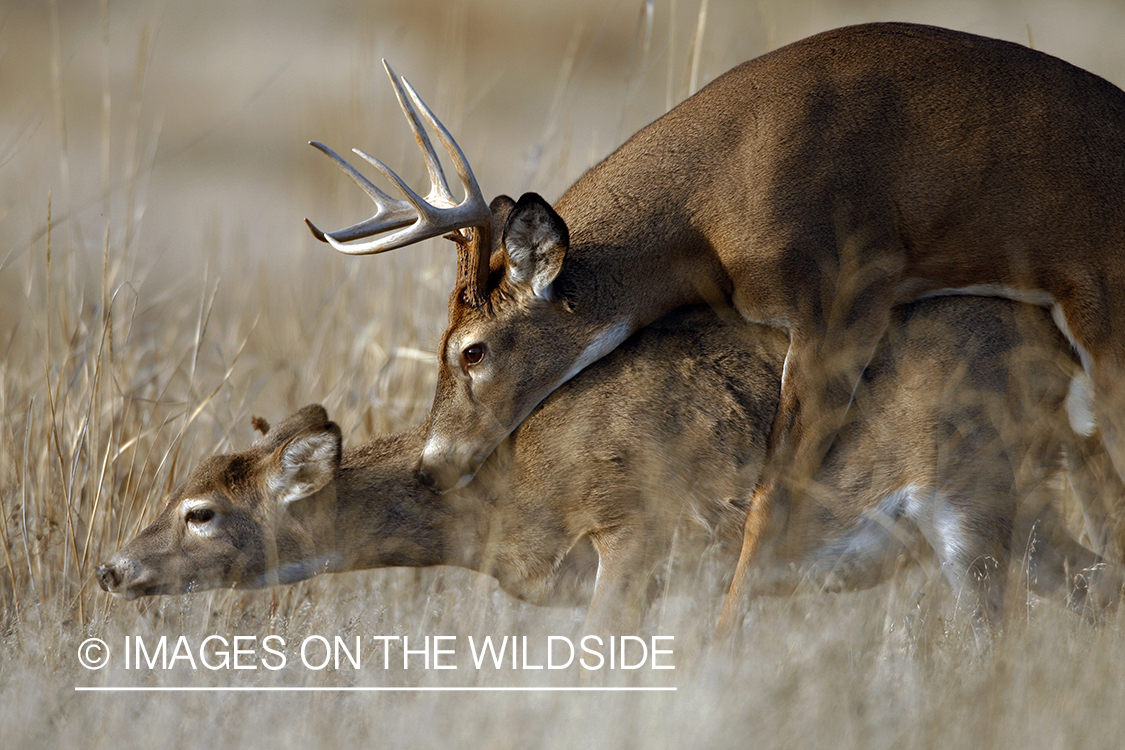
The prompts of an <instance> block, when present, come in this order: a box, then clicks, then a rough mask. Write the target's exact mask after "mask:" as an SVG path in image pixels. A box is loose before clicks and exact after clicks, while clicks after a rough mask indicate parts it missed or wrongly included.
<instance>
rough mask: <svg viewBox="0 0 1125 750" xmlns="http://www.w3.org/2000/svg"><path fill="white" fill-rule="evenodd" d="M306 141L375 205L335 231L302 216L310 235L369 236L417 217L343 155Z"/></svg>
mask: <svg viewBox="0 0 1125 750" xmlns="http://www.w3.org/2000/svg"><path fill="white" fill-rule="evenodd" d="M309 145H310V146H312V147H313V148H315V149H317V150H318V151H320V152H321V153H323V154H325V155H326V156H328V157H329V158H330V159H332V161H334V162H336V166H338V167H339V168H340V169H341V171H343V172H344V174H346V175H347V176H348V177H350V178H351V180H352V182H354V183H355V184H356V185H358V186H359V188H360V189H361V190H362V191H363V192H365V193H367V196H368V197H369V198H371V200H372V202H374V203H375V206H376V211H375V215H374V216H372V217H371V218H369V219H366V220H364V221H361V222H359V223H358V224H352V225H351V226H349V227H345V228H343V229H338V230H336V231H335V232H322V231H321V230H320V229H318V228H317V227H316V225H315V224H313V223H312V222H311V221H309V220H308V219H305V223H306V224H308V226H309V229H310V230H312V233H313V236H314V237H316V238H317V239H318V240H320V241H321V242H328V241H329V240H328V238H329V237H332V238H333V239H335V240H336V241H338V242H347V241H349V240H359V239H363V238H364V237H370V236H371V235H373V234H378V233H379V232H385V231H389V230H392V229H400V228H402V227H405V226H409V225H410V224H413V223H414V221H415V220H416V219H417V218H418V217H417V215H416V214H415V213H414V210H413V206H411V205H410V204H408V203H406V202H404V201H400V200H397V199H395V198H392V197H391V196H389V195H387V194H386V193H384V192H383V191H382V190H380V189H379V188H378V187H377V186H376V185H375V184H374V183H372V182H371V180H369V179H367V178H366V177H364V176H363V175H362V174H360V173H359V172H358V171H357V170H356V168H355V167H353V166H352V165H351V164H348V163H347V162H346V161H344V159H343V158H341V157H340V155H339V154H337V153H336V152H335V151H333V150H332V149H331V148H329V147H328V146H325V145H324V144H323V143H318V142H317V141H309ZM400 182H401V181H400Z"/></svg>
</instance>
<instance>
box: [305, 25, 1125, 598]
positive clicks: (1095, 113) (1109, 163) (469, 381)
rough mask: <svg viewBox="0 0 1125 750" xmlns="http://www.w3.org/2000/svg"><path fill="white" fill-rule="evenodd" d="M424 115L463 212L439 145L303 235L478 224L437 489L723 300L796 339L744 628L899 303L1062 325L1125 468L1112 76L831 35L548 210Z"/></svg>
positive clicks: (939, 34) (439, 448)
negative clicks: (642, 341)
mask: <svg viewBox="0 0 1125 750" xmlns="http://www.w3.org/2000/svg"><path fill="white" fill-rule="evenodd" d="M391 77H392V81H394V75H393V74H392V75H391ZM395 87H396V91H397V92H398V95H399V98H400V101H401V102H402V104H403V107H404V109H406V110H407V114H408V116H409V118H410V119H411V122H412V124H413V127H414V129H415V132H416V133H417V134H418V136H419V139H420V141H422V142H423V143H426V141H425V138H424V134H423V131H422V126H421V123H420V122H419V119H418V115H417V114H416V113H415V112H414V109H413V108H412V107H410V106H409V103H408V100H407V97H406V96H405V95H404V94H403V91H402V87H401V86H400V84H399V83H398V82H397V81H395ZM409 99H410V100H412V101H413V103H414V104H415V105H417V107H418V108H419V109H421V110H422V111H423V113H424V116H425V118H426V120H427V121H428V122H429V123H430V125H431V126H432V127H433V128H434V129H435V130H436V131H437V132H438V134H439V135H440V137H441V139H442V141H443V142H444V143H445V144H446V146H447V148H448V149H449V150H450V152H451V153H453V154H454V160H455V161H456V163H457V169H458V172H459V173H460V174H461V175H462V179H463V182H464V183H465V185H466V191H467V193H468V195H467V197H466V198H465V200H464V201H462V202H461V203H457V202H456V201H455V200H454V199H453V198H452V197H451V194H450V192H449V190H448V188H447V187H445V186H444V181H443V179H441V176H440V170H439V169H438V168H436V167H435V166H434V165H435V164H436V161H437V159H436V156H434V155H433V152H432V149H428V154H427V161H428V163H429V164H430V172H431V175H433V176H434V184H435V190H434V192H433V193H431V196H432V200H431V201H430V202H429V203H427V202H426V201H423V200H422V199H421V198H419V197H418V196H417V195H415V194H414V193H412V192H410V191H409V189H408V188H407V187H406V186H405V185H404V184H403V183H402V181H401V180H400V179H398V178H397V177H396V176H395V175H394V174H393V173H392V172H391V171H390V170H389V169H387V168H386V167H385V166H384V165H382V164H381V163H379V162H377V161H376V160H374V159H371V158H370V157H366V155H363V154H361V155H363V156H364V157H365V158H367V159H368V160H369V161H371V162H372V163H373V164H374V165H375V166H376V167H378V168H379V170H380V171H381V172H382V173H383V174H384V175H386V176H387V177H388V178H390V179H391V180H392V181H394V182H396V183H397V184H398V186H399V187H400V188H401V189H402V190H403V191H404V192H405V193H406V195H407V200H406V201H395V200H392V199H390V198H388V197H387V196H386V195H385V194H382V193H380V192H378V191H377V190H376V189H375V188H374V187H373V186H371V185H370V183H367V182H366V181H364V180H363V178H362V177H360V176H359V175H358V174H357V173H356V172H355V171H354V170H352V169H351V168H350V167H347V165H344V164H343V162H342V160H339V157H335V155H334V154H332V155H333V156H334V158H336V159H337V160H338V161H340V163H341V165H342V166H344V168H345V169H348V170H350V173H351V174H352V176H353V177H354V178H356V180H357V182H360V184H361V185H365V188H366V189H367V190H368V192H369V194H370V195H371V196H372V197H373V198H374V199H375V202H376V204H377V205H378V206H379V211H378V212H377V213H376V215H375V216H374V217H372V218H371V219H370V220H368V221H366V222H363V223H361V224H357V225H354V226H352V227H349V228H347V229H344V230H340V231H339V232H332V233H327V234H325V233H322V232H320V231H319V230H316V229H315V228H313V231H314V233H315V234H316V235H317V236H318V237H320V238H321V239H325V240H327V241H329V242H331V243H332V244H333V246H334V247H336V248H337V249H340V250H342V251H344V252H349V253H357V254H358V253H371V252H380V251H383V250H388V249H392V248H395V247H400V246H402V245H404V244H408V243H409V242H412V241H415V240H417V239H420V238H422V237H427V236H435V235H437V234H441V233H442V232H447V231H451V230H457V229H458V228H466V227H472V230H473V231H472V232H471V235H470V236H471V241H470V240H469V239H462V240H461V241H460V242H459V244H461V245H462V248H463V249H462V252H461V254H460V255H461V261H460V266H461V274H460V280H459V282H458V286H457V288H456V289H455V290H454V293H453V294H452V296H451V297H450V311H449V327H448V329H447V331H446V333H445V336H444V338H443V341H442V345H441V361H440V374H439V380H438V386H437V391H436V394H435V398H434V405H433V411H432V413H431V415H430V426H429V431H428V435H427V440H426V444H425V447H424V449H423V451H422V454H421V463H420V470H421V476H422V477H423V478H424V479H425V480H426V481H428V482H429V483H431V484H432V485H434V486H435V487H437V488H439V489H441V490H448V489H450V488H453V487H457V486H459V485H462V484H464V483H465V482H466V481H468V480H470V479H471V478H472V476H473V474H474V472H475V471H476V470H477V469H478V467H479V466H480V465H481V464H482V463H483V461H484V459H485V457H486V456H488V454H489V453H490V452H491V451H492V450H493V448H494V447H495V446H496V445H497V444H498V443H499V441H500V440H502V439H503V437H504V436H505V435H506V434H508V432H509V431H510V430H512V429H513V428H514V427H515V426H516V425H517V424H519V423H520V421H521V420H522V419H523V418H524V417H525V416H526V415H527V414H528V413H530V411H531V410H532V409H533V408H534V407H535V405H536V404H538V403H539V402H540V401H541V400H542V399H543V398H544V397H546V395H547V394H549V393H550V392H551V391H552V390H553V389H555V388H557V387H558V386H559V385H560V384H562V383H564V382H566V381H567V380H568V379H569V378H571V377H572V376H573V375H574V374H575V373H577V372H578V371H580V370H581V369H582V368H583V367H586V366H587V365H589V364H590V363H591V362H593V361H595V360H597V359H598V358H599V357H602V356H604V355H605V354H606V353H607V352H609V351H611V350H612V349H613V348H614V347H615V346H617V345H618V344H619V343H620V342H621V341H623V340H624V339H625V338H626V337H627V336H629V335H630V333H632V332H633V331H636V330H638V329H640V328H641V327H643V326H645V325H647V324H648V323H650V322H651V321H653V320H655V319H657V318H658V317H660V316H661V315H663V314H665V313H667V312H668V311H669V310H672V309H675V308H677V307H679V306H682V305H685V304H691V303H697V302H701V301H715V300H719V301H729V302H730V303H731V304H733V306H734V307H735V309H736V310H737V311H738V312H739V313H740V314H741V315H742V316H743V317H744V318H746V319H747V320H749V321H755V322H759V323H765V324H767V325H771V326H776V327H779V328H781V329H784V330H785V331H786V332H787V333H788V336H789V349H788V354H787V356H786V359H785V367H784V377H783V383H782V391H781V402H780V407H779V409H778V412H777V418H776V421H775V422H774V425H773V429H772V432H771V434H770V442H769V445H770V456H771V459H770V461H769V463H768V468H767V471H766V473H765V474H764V475H763V477H762V480H761V484H760V485H759V486H758V488H757V490H756V491H755V493H754V496H753V500H752V502H751V504H750V511H749V514H748V516H747V522H746V529H745V540H744V545H743V553H742V556H741V558H740V561H739V565H738V569H737V574H736V577H735V583H734V585H733V586H732V590H731V595H730V598H729V600H728V604H729V605H730V607H728V616H726V617H724V619H725V620H729V612H730V611H732V610H733V608H734V607H735V606H736V603H737V602H738V600H739V591H740V588H741V582H742V581H743V579H744V576H745V574H746V572H747V570H748V568H749V565H750V563H751V561H752V559H753V557H754V555H755V553H756V550H757V548H758V547H759V545H760V544H761V543H762V542H763V540H764V539H765V538H766V537H768V536H770V535H771V534H774V533H777V532H778V531H780V530H781V529H783V528H784V527H785V525H786V518H787V517H788V516H789V514H790V513H791V512H800V511H796V510H795V508H794V503H797V504H799V503H800V502H802V498H803V496H804V493H805V488H806V486H807V482H808V479H809V477H810V476H811V475H812V474H813V472H814V471H815V470H816V468H817V467H818V466H819V465H820V463H821V461H822V460H823V458H824V456H825V453H826V451H827V450H828V447H829V446H830V445H831V444H832V442H833V440H834V437H835V435H836V433H837V431H838V430H839V428H840V425H841V424H843V422H844V421H845V418H846V413H847V410H848V405H849V403H850V400H851V397H852V393H853V390H854V388H855V385H856V383H857V382H858V380H859V378H860V375H861V373H862V371H863V368H864V366H865V365H866V363H867V362H868V360H869V359H870V357H871V353H872V351H873V350H874V348H875V346H876V344H877V343H878V341H879V340H880V339H881V338H882V336H883V335H884V333H885V331H886V330H887V326H888V323H889V321H890V319H891V314H890V310H891V309H892V307H893V306H894V305H896V304H899V303H903V302H906V301H909V300H914V299H919V298H921V297H925V296H930V295H940V294H949V293H959V294H973V295H989V296H1003V297H1011V298H1015V299H1019V300H1023V301H1028V302H1033V303H1035V304H1038V305H1042V306H1044V307H1047V308H1049V309H1050V310H1051V312H1052V314H1053V317H1054V319H1055V321H1056V323H1057V325H1058V326H1059V328H1060V329H1061V330H1062V332H1063V333H1064V334H1065V335H1066V336H1067V338H1068V339H1069V341H1070V342H1071V344H1072V345H1073V346H1074V347H1075V348H1076V349H1077V350H1078V352H1079V354H1080V356H1081V359H1082V362H1083V365H1084V368H1085V371H1086V373H1087V375H1088V377H1089V378H1090V381H1091V383H1092V386H1093V387H1092V389H1091V390H1092V393H1093V401H1092V405H1091V406H1090V409H1091V413H1092V415H1093V420H1088V424H1090V425H1092V424H1093V423H1094V422H1096V425H1097V427H1098V428H1099V430H1100V434H1101V437H1102V441H1103V443H1104V445H1105V447H1106V449H1107V451H1108V454H1109V456H1110V458H1111V460H1112V463H1113V465H1114V466H1115V468H1116V471H1117V473H1118V474H1119V475H1122V476H1125V303H1123V301H1122V299H1121V296H1122V290H1123V289H1125V262H1123V261H1125V200H1123V198H1122V194H1123V193H1122V191H1123V186H1125V94H1123V93H1122V91H1121V90H1120V89H1118V88H1116V87H1115V86H1113V85H1112V84H1110V83H1108V82H1107V81H1105V80H1103V79H1101V78H1099V77H1097V76H1095V75H1093V74H1091V73H1088V72H1086V71H1083V70H1081V69H1079V68H1076V67H1074V66H1072V65H1070V64H1068V63H1066V62H1063V61H1062V60H1059V59H1056V58H1054V57H1051V56H1049V55H1046V54H1043V53H1040V52H1036V51H1034V50H1031V49H1028V48H1026V47H1022V46H1020V45H1016V44H1012V43H1008V42H1004V41H999V40H994V39H987V38H983V37H979V36H974V35H971V34H965V33H961V32H956V31H950V30H946V29H939V28H934V27H928V26H916V25H910V24H900V23H886V24H868V25H862V26H853V27H848V28H843V29H838V30H835V31H829V32H825V33H822V34H818V35H816V36H813V37H810V38H808V39H805V40H802V41H799V42H796V43H794V44H790V45H788V46H786V47H783V48H781V49H779V50H776V51H774V52H771V53H769V54H766V55H763V56H762V57H759V58H757V59H755V60H751V61H749V62H747V63H744V64H743V65H740V66H738V67H736V68H734V69H733V70H731V71H730V72H728V73H726V74H725V75H723V76H721V77H719V78H718V79H716V80H715V81H714V82H712V83H711V84H710V85H708V86H706V87H705V88H704V89H702V90H701V91H700V92H699V93H697V94H696V95H694V96H692V97H691V98H689V99H688V100H686V101H685V102H683V103H682V104H680V105H679V106H677V107H675V108H674V109H672V110H671V111H670V112H668V113H667V114H666V115H664V116H663V117H661V118H660V119H658V120H656V121H655V122H654V123H652V124H651V125H649V126H648V127H646V128H644V129H643V130H641V131H640V132H639V133H637V134H636V135H635V136H633V137H632V138H631V139H630V140H629V141H628V142H626V143H625V144H624V145H623V146H621V147H620V148H619V149H618V150H617V151H615V152H614V153H613V154H611V155H610V156H609V157H608V158H606V159H605V160H604V161H602V162H601V163H600V164H598V165H597V166H595V167H593V168H592V169H590V170H589V171H588V172H586V174H584V175H583V176H582V177H581V178H580V179H579V180H578V181H577V182H576V183H575V184H574V185H573V186H572V187H571V188H570V189H569V190H568V191H567V192H566V193H565V194H564V195H563V196H562V198H561V199H559V201H558V203H557V204H556V205H555V207H554V208H553V209H552V207H551V206H549V205H548V204H547V203H546V202H545V201H543V199H542V198H540V197H539V196H537V195H534V194H527V195H525V196H523V197H522V198H521V199H520V201H519V203H517V204H516V205H515V206H514V208H510V212H509V211H508V205H507V204H505V208H504V209H502V211H500V212H499V213H500V214H502V215H498V216H493V217H491V218H490V217H489V212H488V211H487V210H486V207H485V205H484V201H483V199H482V198H481V196H480V192H479V190H478V189H477V187H476V183H475V181H474V180H473V179H472V176H471V173H470V172H469V170H468V166H467V165H466V164H465V163H464V159H463V157H462V156H461V155H460V152H459V151H458V150H457V149H456V146H455V145H454V144H453V143H452V139H451V138H450V137H449V135H448V133H447V132H445V129H444V128H443V127H441V126H440V123H438V122H437V120H436V119H435V118H434V117H433V115H432V113H430V112H429V111H428V110H427V109H426V108H425V107H424V105H423V104H422V103H421V101H420V100H419V99H418V97H417V95H416V94H415V93H414V92H413V90H412V89H411V90H410V93H409ZM427 145H428V144H427ZM322 148H323V147H322ZM324 150H326V151H327V149H324ZM329 153H330V152H329ZM439 185H440V187H438V186H439ZM448 206H454V208H452V209H451V208H447V207H448ZM470 217H471V218H470ZM501 220H503V221H502V223H501ZM494 222H495V223H496V225H498V226H502V227H503V229H502V231H500V232H498V233H497V232H494V231H493V225H494ZM310 226H311V225H310ZM404 226H406V227H407V228H405V229H402V230H401V231H399V232H395V233H394V234H391V235H390V236H386V237H382V238H379V239H375V240H373V241H370V242H366V243H361V244H351V245H348V244H345V243H348V242H351V241H353V240H358V239H361V238H364V237H369V236H373V235H377V234H380V233H382V232H384V231H386V230H390V229H396V228H400V227H404ZM494 235H496V240H497V241H496V243H495V245H496V248H495V249H497V250H501V251H502V252H495V253H494V252H493V250H494V242H493V236H494Z"/></svg>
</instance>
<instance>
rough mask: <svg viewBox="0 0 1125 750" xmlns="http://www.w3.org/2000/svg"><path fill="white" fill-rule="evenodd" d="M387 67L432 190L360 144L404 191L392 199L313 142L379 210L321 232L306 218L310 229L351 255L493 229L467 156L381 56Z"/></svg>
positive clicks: (392, 181) (383, 172) (364, 154)
mask: <svg viewBox="0 0 1125 750" xmlns="http://www.w3.org/2000/svg"><path fill="white" fill-rule="evenodd" d="M383 66H384V67H385V68H386V70H387V75H388V77H389V78H390V79H391V85H392V86H393V87H394V90H395V97H396V98H397V99H398V102H399V106H400V107H401V108H402V111H403V113H404V114H405V115H406V119H407V121H408V122H409V123H410V129H411V131H413V133H414V137H415V140H417V142H418V147H419V149H420V150H421V151H422V158H423V159H424V160H425V162H426V171H427V172H428V173H429V176H430V183H431V187H430V192H429V193H428V194H427V195H426V197H425V198H422V197H421V196H419V195H418V194H417V193H416V192H414V190H412V189H411V188H410V186H409V185H407V184H406V183H405V182H404V181H403V180H402V178H400V177H399V176H398V175H397V174H395V173H394V172H393V171H392V170H391V169H390V168H389V167H387V165H385V164H383V162H381V161H379V160H378V159H376V158H375V157H373V156H371V155H369V154H367V153H364V152H363V151H360V150H359V149H353V151H354V152H355V153H356V154H358V155H359V156H360V157H362V158H363V159H364V160H366V161H367V162H368V163H370V164H371V165H372V166H374V167H375V168H376V169H378V170H379V172H380V173H381V174H382V175H383V176H384V177H386V178H387V180H389V181H390V182H391V183H393V184H394V185H395V187H397V188H398V189H399V190H400V191H401V192H402V195H403V197H404V199H405V200H403V199H396V198H392V197H390V196H389V195H387V194H386V193H384V192H383V191H382V190H380V189H379V188H377V187H376V186H375V185H373V184H372V183H371V181H370V180H368V179H367V178H366V177H364V176H363V175H361V174H360V173H359V172H358V171H357V170H356V169H355V168H354V167H352V166H351V165H350V164H348V163H347V162H346V161H344V160H343V159H342V158H341V157H340V156H339V155H338V154H336V152H334V151H333V150H332V149H330V148H328V147H327V146H324V145H323V144H320V143H315V142H314V143H313V144H312V145H313V146H315V147H316V148H317V149H319V150H320V151H322V152H323V153H324V154H326V155H327V156H329V157H330V158H331V159H332V160H333V161H335V162H336V164H337V166H339V167H340V169H342V170H344V172H345V173H346V174H347V175H348V177H350V178H351V179H352V181H353V182H355V183H356V184H357V185H359V187H360V188H361V189H362V190H363V191H364V192H365V193H367V195H368V196H369V197H370V198H371V200H372V201H373V202H374V203H375V206H376V212H375V215H374V216H372V217H371V218H369V219H367V220H365V221H361V222H359V223H358V224H353V225H352V226H349V227H345V228H344V229H340V230H337V231H335V232H322V231H320V229H318V228H317V227H316V226H315V225H314V224H313V223H312V222H310V221H308V219H306V220H305V223H307V224H308V225H309V229H310V230H311V231H312V233H313V235H314V236H315V237H316V238H317V239H319V240H321V241H323V242H327V243H329V244H330V245H332V247H334V248H336V249H337V250H339V251H340V252H342V253H346V254H348V255H368V254H371V253H381V252H384V251H387V250H393V249H395V248H399V247H403V246H405V245H409V244H412V243H414V242H419V241H421V240H424V239H427V238H429V237H436V236H438V235H442V234H446V233H447V232H450V231H453V230H457V229H462V228H465V227H476V228H478V229H481V228H484V227H487V228H488V229H491V227H492V212H491V211H490V210H489V208H488V204H487V203H486V202H485V200H484V196H483V195H482V194H481V192H480V187H479V186H478V185H477V181H476V178H475V177H474V176H473V173H472V170H471V169H470V168H469V166H468V162H467V160H466V159H465V155H464V153H463V152H462V151H461V149H460V147H459V146H458V145H457V142H456V141H454V140H453V137H452V136H451V135H450V134H449V131H448V130H446V128H445V126H444V125H442V124H441V121H439V120H438V119H437V117H435V116H434V114H433V112H432V111H431V110H430V108H429V107H427V106H426V105H425V103H424V102H423V101H422V99H421V97H419V96H418V93H417V92H416V91H415V90H414V89H413V87H411V85H410V84H409V83H407V82H406V81H405V80H403V79H401V78H399V77H398V75H397V74H396V73H395V72H394V70H393V69H392V68H391V66H390V65H389V64H387V62H386V60H384V61H383ZM419 110H421V117H420V116H419ZM423 118H424V119H425V121H426V122H427V123H429V125H430V127H431V128H433V129H434V132H435V133H436V134H437V136H438V139H439V140H440V141H441V143H442V145H443V146H445V149H446V151H448V152H449V156H450V159H451V160H452V162H453V164H454V166H455V168H456V170H457V174H458V176H459V177H460V178H461V182H462V184H463V186H464V189H465V198H464V199H463V200H461V201H457V199H456V198H454V196H453V192H452V191H451V190H450V189H449V183H448V182H447V181H446V179H445V174H444V172H443V171H442V168H441V162H440V161H439V160H438V157H437V153H436V152H435V150H434V147H433V144H432V143H431V142H430V139H429V136H428V135H427V134H426V129H425V127H424V125H423V124H422V119H423ZM394 230H398V231H394ZM482 231H483V230H482ZM384 232H391V234H387V235H383V233H384ZM377 234H378V235H383V236H380V237H379V238H377V239H374V240H372V241H371V242H366V243H361V244H344V243H349V242H351V241H353V240H359V239H363V238H365V237H371V236H373V235H377ZM482 252H483V251H482ZM485 265H487V263H486V264H485Z"/></svg>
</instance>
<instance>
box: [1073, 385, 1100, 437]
mask: <svg viewBox="0 0 1125 750" xmlns="http://www.w3.org/2000/svg"><path fill="white" fill-rule="evenodd" d="M1066 418H1067V420H1068V421H1069V422H1070V429H1072V430H1074V432H1075V434H1076V435H1081V436H1082V437H1090V436H1091V435H1093V434H1094V430H1096V429H1097V428H1098V420H1097V418H1096V417H1095V416H1094V384H1093V383H1092V382H1090V376H1089V375H1087V374H1086V373H1085V372H1079V373H1076V374H1075V376H1074V377H1073V378H1071V379H1070V387H1069V388H1067V391H1066Z"/></svg>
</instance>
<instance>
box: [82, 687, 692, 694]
mask: <svg viewBox="0 0 1125 750" xmlns="http://www.w3.org/2000/svg"><path fill="white" fill-rule="evenodd" d="M74 690H75V692H80V693H224V692H237V693H490V692H492V693H606V692H620V693H646V692H647V693H652V692H673V693H674V692H676V688H674V687H385V686H381V687H316V686H311V687H300V686H281V687H234V686H231V687H111V686H107V687H82V686H76V687H75V688H74Z"/></svg>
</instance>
